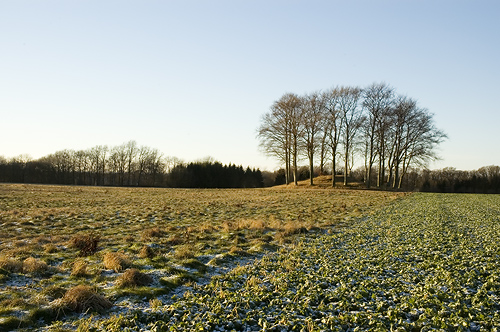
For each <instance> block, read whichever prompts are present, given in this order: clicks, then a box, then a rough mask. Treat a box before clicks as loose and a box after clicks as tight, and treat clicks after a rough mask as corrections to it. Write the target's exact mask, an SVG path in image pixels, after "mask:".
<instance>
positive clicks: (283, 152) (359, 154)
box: [257, 83, 446, 188]
mask: <svg viewBox="0 0 500 332" xmlns="http://www.w3.org/2000/svg"><path fill="white" fill-rule="evenodd" d="M257 136H258V138H259V140H260V147H261V148H262V150H263V151H264V152H265V153H266V154H267V155H269V156H272V157H275V158H277V159H279V160H280V161H281V162H283V164H284V166H285V177H286V183H287V184H289V183H291V182H292V177H293V182H294V183H295V184H297V179H298V178H297V171H298V163H299V161H300V160H301V158H305V159H307V161H308V164H309V169H310V172H309V174H310V183H311V184H313V174H314V167H315V158H319V169H320V173H325V172H326V171H327V165H328V164H329V165H331V169H330V171H331V173H332V174H336V173H337V169H338V168H339V167H338V164H339V162H340V161H341V162H343V167H342V168H343V174H344V185H347V184H348V179H349V173H350V171H351V170H352V168H353V167H354V165H355V160H356V159H357V158H358V160H363V161H364V168H365V177H364V180H365V182H366V185H367V186H368V187H370V186H372V185H376V186H378V187H394V188H399V187H401V184H402V180H403V178H404V176H405V175H406V173H407V171H408V170H409V168H410V167H412V166H417V165H418V166H420V165H425V164H426V163H427V162H428V161H429V160H433V159H435V158H437V156H436V154H435V148H436V147H437V145H438V144H439V143H441V142H442V141H443V140H444V139H445V138H446V135H445V134H444V133H443V132H442V131H441V130H439V129H437V128H436V127H435V125H434V122H433V116H432V114H430V113H429V112H428V111H427V110H426V109H424V108H421V107H419V106H418V104H417V102H416V101H415V100H414V99H412V98H409V97H406V96H402V95H398V94H396V92H395V90H394V89H393V88H392V87H390V86H389V85H387V84H385V83H373V84H372V85H370V86H368V87H366V88H359V87H350V86H339V87H335V88H332V89H329V90H326V91H322V92H313V93H310V94H306V95H302V96H299V95H297V94H294V93H286V94H284V95H283V96H282V97H281V98H280V99H278V100H277V101H275V102H274V103H273V104H272V106H271V108H270V111H269V112H267V113H266V114H264V115H263V117H262V120H261V125H260V127H259V128H258V134H257ZM332 185H335V176H333V177H332Z"/></svg>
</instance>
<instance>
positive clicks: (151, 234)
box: [141, 227, 165, 241]
mask: <svg viewBox="0 0 500 332" xmlns="http://www.w3.org/2000/svg"><path fill="white" fill-rule="evenodd" d="M164 235H165V233H164V232H163V231H162V230H161V229H160V228H159V227H154V228H149V229H145V230H144V231H142V234H141V240H143V241H147V240H151V239H153V238H158V237H162V236H164Z"/></svg>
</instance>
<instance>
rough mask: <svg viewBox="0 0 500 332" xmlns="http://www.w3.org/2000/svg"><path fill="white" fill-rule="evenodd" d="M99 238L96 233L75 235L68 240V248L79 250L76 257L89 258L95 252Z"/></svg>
mask: <svg viewBox="0 0 500 332" xmlns="http://www.w3.org/2000/svg"><path fill="white" fill-rule="evenodd" d="M99 241H101V237H100V236H99V234H96V233H93V232H92V233H87V234H76V235H74V236H73V237H72V238H71V240H70V246H71V247H73V248H77V249H79V250H80V253H79V254H78V256H80V257H82V256H90V255H93V254H95V253H96V252H97V250H98V245H99Z"/></svg>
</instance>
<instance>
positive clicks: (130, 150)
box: [125, 141, 138, 186]
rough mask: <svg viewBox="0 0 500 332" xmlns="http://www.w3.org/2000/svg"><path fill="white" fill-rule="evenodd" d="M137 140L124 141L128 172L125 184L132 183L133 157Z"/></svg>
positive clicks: (135, 154) (134, 156) (136, 149)
mask: <svg viewBox="0 0 500 332" xmlns="http://www.w3.org/2000/svg"><path fill="white" fill-rule="evenodd" d="M137 151H138V148H137V142H136V141H128V142H127V143H125V154H126V158H127V173H128V181H127V184H128V185H129V186H130V185H132V174H133V173H134V171H135V169H134V167H135V159H136V157H137Z"/></svg>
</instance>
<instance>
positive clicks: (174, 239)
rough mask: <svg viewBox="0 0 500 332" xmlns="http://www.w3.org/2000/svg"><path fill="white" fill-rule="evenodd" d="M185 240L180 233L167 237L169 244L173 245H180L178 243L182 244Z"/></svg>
mask: <svg viewBox="0 0 500 332" xmlns="http://www.w3.org/2000/svg"><path fill="white" fill-rule="evenodd" d="M183 242H184V239H183V238H181V237H180V236H179V235H175V234H173V235H170V236H169V238H168V239H167V244H169V245H171V246H175V245H178V244H181V243H183Z"/></svg>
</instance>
